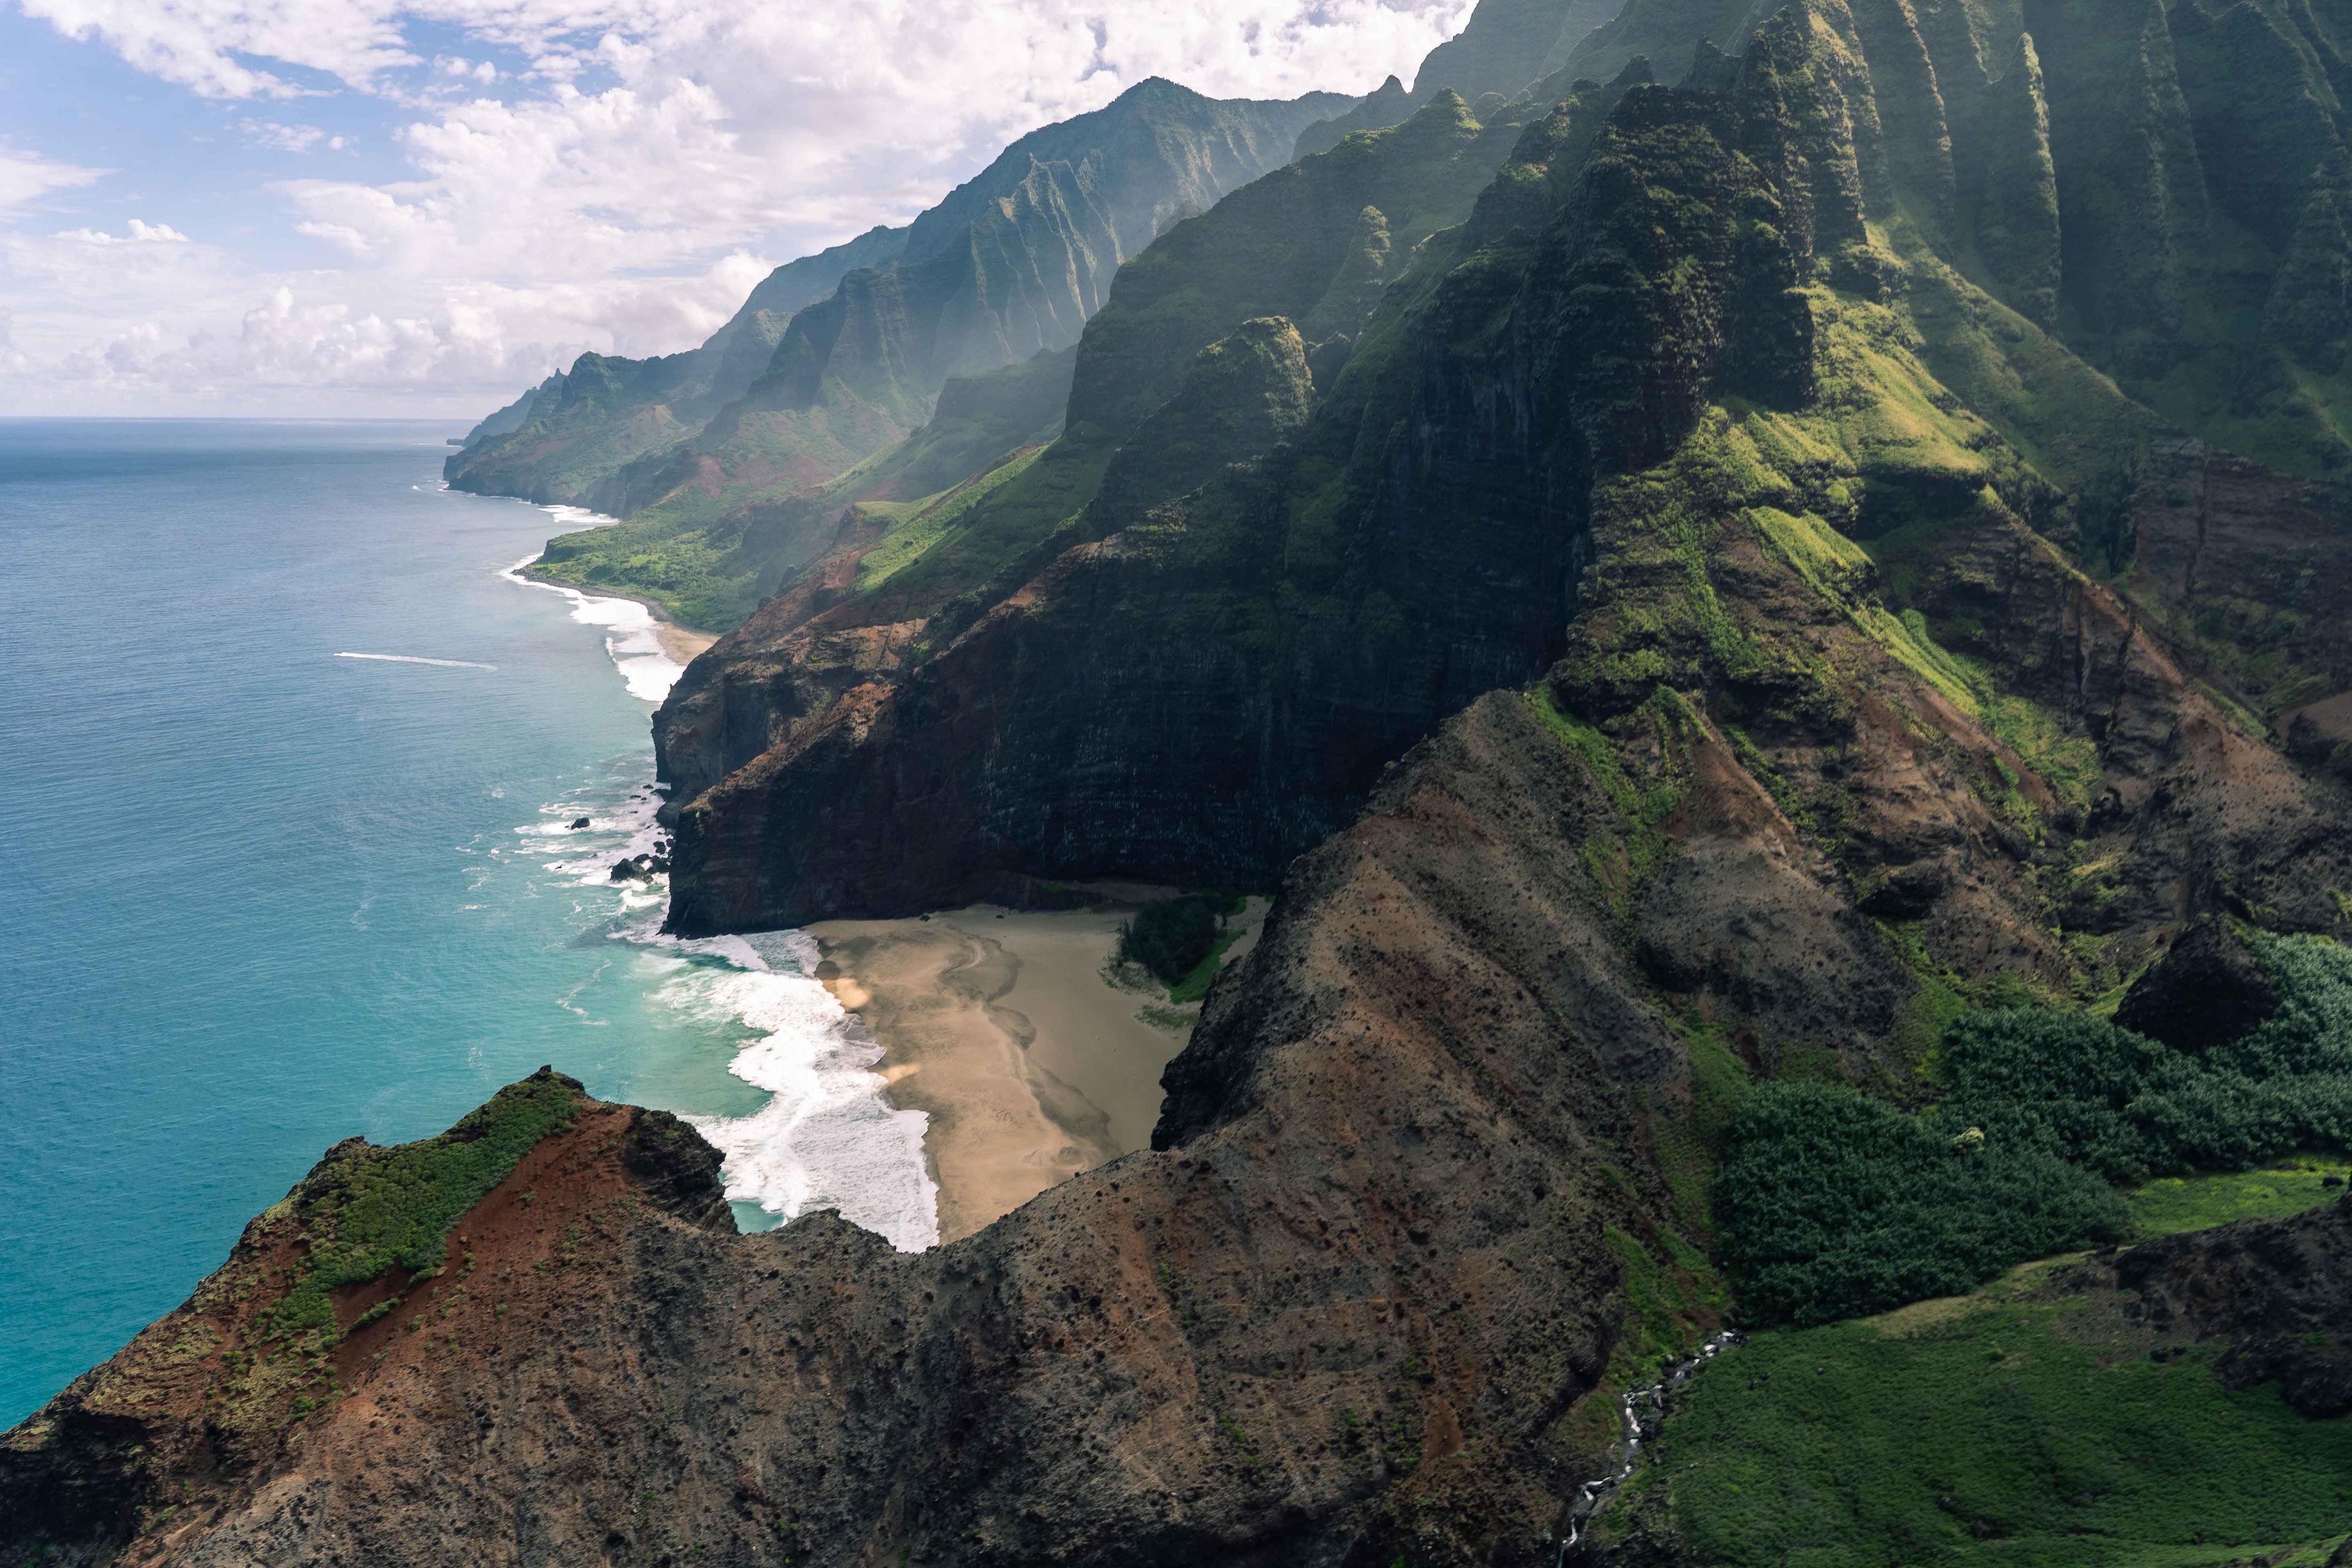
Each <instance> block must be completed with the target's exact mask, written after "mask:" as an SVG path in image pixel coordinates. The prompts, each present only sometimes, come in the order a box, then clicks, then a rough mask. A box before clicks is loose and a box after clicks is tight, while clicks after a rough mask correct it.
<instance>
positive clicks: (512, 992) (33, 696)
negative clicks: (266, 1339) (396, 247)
mask: <svg viewBox="0 0 2352 1568" xmlns="http://www.w3.org/2000/svg"><path fill="white" fill-rule="evenodd" d="M453 433H454V432H453V431H452V430H450V429H449V428H447V427H445V426H437V425H429V426H428V425H405V424H402V425H388V424H363V425H328V424H321V425H273V424H261V423H254V422H246V421H236V422H198V421H163V422H125V421H0V669H4V670H5V672H6V675H7V678H8V689H7V698H6V700H5V702H0V1108H5V1109H4V1110H0V1194H5V1203H0V1347H5V1349H0V1426H5V1425H6V1424H8V1423H11V1422H13V1421H15V1420H16V1419H18V1418H19V1417H21V1416H22V1415H25V1414H26V1413H27V1412H29V1411H30V1410H32V1409H34V1408H36V1407H37V1405H39V1404H40V1403H41V1402H42V1401H43V1400H44V1399H46V1398H47V1397H48V1395H50V1394H53V1393H55V1392H56V1391H57V1390H58V1389H59V1388H61V1387H62V1386H64V1384H66V1383H67V1382H68V1381H69V1380H70V1379H71V1378H72V1377H73V1376H74V1375H75V1374H77V1373H79V1372H81V1371H82V1370H83V1369H85V1368H86V1367H88V1366H89V1365H91V1364H93V1363H96V1362H98V1361H100V1360H102V1359H104V1357H106V1356H107V1355H108V1354H110V1353H111V1352H113V1351H114V1350H115V1349H116V1348H118V1347H119V1346H120V1345H121V1343H122V1342H124V1341H125V1340H127V1339H128V1338H129V1337H130V1336H131V1334H132V1333H134V1332H136V1331H138V1330H139V1329H140V1328H141V1327H142V1326H143V1325H144V1324H145V1323H147V1322H148V1321H151V1320H152V1319H153V1318H154V1317H156V1316H157V1315H159V1314H160V1313H162V1312H164V1311H167V1310H170V1309H171V1308H172V1307H173V1306H175V1305H177V1304H178V1303H179V1302H180V1301H181V1300H184V1298H185V1297H186V1295H187V1293H188V1290H189V1289H190V1288H191V1287H192V1286H193V1285H194V1283H195V1282H196V1281H197V1280H198V1279H201V1278H202V1277H203V1276H204V1275H205V1273H206V1272H208V1271H209V1270H210V1269H212V1268H214V1267H215V1266H216V1265H217V1264H218V1263H219V1262H220V1260H221V1259H222V1258H223V1257H224V1256H225V1255H226V1251H227V1249H228V1247H229V1246H230V1245H231V1244H232V1243H233V1242H234V1241H235V1239H236V1235H237V1232H238V1231H239V1229H240V1228H241V1227H242V1226H243V1225H244V1223H245V1221H246V1220H247V1218H249V1217H250V1216H251V1215H254V1214H255V1213H257V1211H258V1210H260V1209H261V1208H263V1207H265V1206H267V1205H269V1204H270V1203H273V1202H275V1201H276V1200H277V1199H278V1197H279V1196H281V1195H283V1194H284V1193H285V1191H286V1190H287V1188H288V1187H289V1185H291V1184H293V1183H294V1182H295V1181H296V1180H297V1179H299V1177H300V1176H301V1174H302V1173H303V1172H304V1171H306V1170H307V1169H308V1168H309V1167H310V1163H312V1162H313V1161H314V1160H315V1159H316V1158H317V1157H318V1155H319V1154H320V1152H321V1151H323V1150H324V1149H325V1148H327V1147H328V1146H329V1145H330V1144H331V1143H333V1142H336V1141H337V1140H338V1139H341V1138H343V1137H346V1136H348V1135H350V1134H352V1133H354V1132H358V1133H362V1134H364V1135H365V1136H367V1137H369V1138H371V1139H373V1140H374V1141H375V1142H394V1141H397V1140H401V1139H405V1138H414V1137H417V1136H420V1135H424V1134H427V1133H431V1132H434V1131H439V1130H440V1129H441V1128H443V1127H444V1126H446V1125H447V1124H448V1123H449V1122H450V1121H453V1120H454V1119H456V1118H457V1116H458V1115H460V1114H462V1113H463V1112H464V1111H466V1110H468V1109H469V1108H471V1107H472V1106H474V1105H476V1104H478V1103H479V1102H480V1101H481V1100H483V1099H484V1098H486V1097H487V1096H488V1094H489V1093H490V1091H491V1090H493V1089H496V1088H497V1087H498V1086H499V1085H500V1084H503V1083H506V1082H509V1081H510V1080H512V1079H516V1078H518V1077H520V1076H522V1075H523V1074H525V1073H528V1072H530V1070H531V1069H533V1068H536V1067H538V1066H539V1065H540V1064H541V1063H542V1062H551V1063H553V1064H554V1065H555V1066H556V1068H558V1069H559V1070H561V1071H564V1072H568V1073H571V1074H572V1075H574V1076H575V1077H578V1078H580V1079H583V1081H584V1082H585V1083H586V1084H587V1085H588V1087H589V1089H591V1090H592V1091H593V1092H595V1093H597V1094H600V1095H604V1096H606V1097H609V1098H614V1099H625V1100H636V1101H638V1102H641V1103H648V1104H655V1105H661V1106H667V1107H669V1108H673V1109H677V1110H683V1111H688V1112H692V1113H697V1114H698V1115H701V1116H704V1117H708V1118H714V1119H717V1120H712V1121H709V1124H708V1128H707V1130H708V1131H710V1132H711V1133H712V1135H713V1137H714V1138H715V1139H716V1140H717V1141H718V1142H720V1144H721V1146H722V1147H723V1148H724V1149H726V1150H727V1152H728V1154H729V1177H730V1188H731V1189H733V1190H734V1195H736V1196H738V1197H740V1198H742V1199H744V1200H746V1201H745V1202H743V1203H740V1204H739V1205H738V1213H739V1215H742V1216H744V1217H745V1218H746V1219H747V1220H750V1221H754V1222H756V1221H757V1220H758V1219H759V1217H760V1212H761V1211H760V1210H759V1209H758V1208H756V1207H754V1206H753V1205H754V1204H756V1203H764V1205H766V1207H767V1208H768V1209H769V1210H772V1211H775V1212H777V1213H782V1214H790V1213H793V1212H797V1211H798V1210H799V1209H801V1208H803V1207H807V1206H812V1205H818V1204H828V1205H833V1204H837V1205H840V1206H842V1207H843V1208H844V1211H845V1213H848V1214H849V1215H851V1217H853V1218H857V1219H860V1220H861V1221H862V1222H863V1223H867V1224H870V1225H873V1226H875V1228H877V1229H880V1230H883V1231H884V1232H885V1233H886V1234H889V1235H892V1236H893V1237H894V1239H897V1240H898V1241H900V1243H901V1244H902V1245H909V1246H919V1245H922V1244H923V1243H924V1242H925V1241H926V1240H927V1239H929V1237H928V1235H927V1233H926V1230H925V1227H926V1226H928V1225H929V1223H930V1221H929V1207H930V1202H931V1198H930V1194H929V1189H928V1186H927V1184H925V1182H924V1178H923V1176H922V1173H921V1165H920V1154H919V1143H920V1131H921V1122H920V1119H919V1118H913V1119H912V1120H911V1121H910V1120H909V1117H908V1113H903V1112H891V1111H889V1110H887V1108H886V1107H885V1106H883V1104H882V1102H881V1101H880V1100H879V1097H878V1095H877V1093H876V1092H875V1089H877V1087H878V1080H874V1079H872V1077H871V1075H870V1074H868V1073H866V1072H865V1071H864V1067H865V1066H866V1063H868V1062H870V1060H871V1058H872V1055H873V1052H872V1051H871V1048H870V1047H868V1046H866V1045H865V1044H863V1043H862V1042H861V1041H859V1040H858V1039H856V1038H855V1037H854V1026H853V1025H849V1024H845V1021H844V1020H843V1019H842V1017H841V1016H840V1014H839V1011H838V1009H837V1008H835V1007H834V1006H833V1005H832V1004H831V1001H830V998H828V997H826V996H825V995H824V993H823V992H822V990H821V989H820V988H818V987H817V986H815V984H814V982H811V981H808V980H806V979H804V978H802V977H800V976H799V975H798V974H797V973H794V969H793V965H794V963H795V961H796V959H797V958H798V957H800V956H803V954H804V953H805V951H806V944H805V939H794V938H787V937H782V936H777V937H770V938H763V939H755V941H754V942H751V943H740V942H737V943H732V944H730V943H720V944H706V945H703V946H700V947H698V948H697V949H695V950H692V951H689V950H687V949H683V948H680V947H679V946H677V944H665V943H662V942H659V941H657V940H655V939H654V938H653V933H652V931H651V927H652V925H653V923H654V922H655V921H657V919H658V916H659V903H658V899H657V898H656V897H654V896H651V895H646V894H638V895H635V896H632V895H630V894H628V893H626V892H625V891H624V890H622V889H617V888H615V887H614V886H613V885H611V884H610V883H609V882H607V881H604V879H602V877H601V876H600V875H599V870H598V868H600V867H601V866H603V865H604V864H606V863H608V862H609V861H610V860H611V859H613V858H615V857H616V856H617V855H619V854H620V853H622V852H623V850H624V848H625V847H629V846H632V845H635V846H639V847H642V846H643V845H644V844H646V842H648V839H647V837H646V836H647V835H648V834H649V832H650V826H649V823H648V820H647V816H648V811H649V806H650V802H651V796H650V795H649V793H648V785H649V784H650V781H651V777H652V751H651V744H650V741H649V738H648V731H647V727H646V724H647V719H648V716H649V714H650V713H651V710H652V702H651V701H650V700H647V696H648V695H653V694H657V693H658V690H659V689H660V686H659V679H658V678H659V677H660V675H661V674H662V670H661V668H660V663H661V661H660V660H658V659H657V658H656V659H654V660H652V661H651V662H650V663H648V662H646V659H645V658H644V657H643V647H640V646H639V645H644V637H643V634H642V633H637V634H635V636H636V643H635V644H633V643H631V642H630V640H629V639H630V637H631V636H632V633H631V629H630V627H629V626H627V625H625V624H622V625H617V626H615V625H598V624H593V622H594V621H595V620H597V619H599V618H601V619H603V620H604V621H607V622H612V621H616V620H617V621H619V622H622V623H625V622H626V621H627V620H628V619H629V618H630V615H631V613H632V612H631V611H630V609H629V607H627V606H622V605H612V604H610V603H609V602H608V603H607V604H606V605H604V606H603V607H602V608H601V609H600V608H599V606H596V605H585V606H583V605H581V604H580V603H579V602H578V601H577V599H576V596H573V597H567V596H565V595H559V594H556V593H553V592H551V591H548V590H545V589H541V588H534V587H530V586H527V585H524V584H520V583H519V582H517V581H515V580H513V579H512V578H511V577H509V576H502V575H501V573H502V571H503V570H504V569H506V568H509V567H511V566H512V565H513V564H514V563H516V562H518V561H520V560H522V559H524V558H527V557H528V556H529V555H530V554H531V553H533V552H535V551H536V549H537V548H538V546H539V545H540V544H541V542H543V541H544V540H545V538H546V537H547V536H548V535H549V534H550V533H551V532H553V531H559V530H560V528H561V527H562V524H559V523H556V522H554V521H553V520H551V518H550V516H549V514H548V513H547V512H546V511H545V510H541V509H539V508H534V507H529V506H525V505H523V504H521V503H520V502H516V501H511V500H488V499H483V498H478V497H468V496H459V495H454V494H451V493H448V492H446V491H443V490H442V489H440V488H439V485H438V476H439V470H440V462H441V458H442V455H443V453H444V452H445V451H446V447H444V445H443V437H445V436H447V435H449V434H453ZM583 616H586V617H588V618H586V619H583V618H582V617H583ZM644 646H650V645H644ZM616 648H617V651H616ZM351 653H362V654H371V655H378V656H394V657H392V658H382V657H379V658H341V657H338V656H339V655H344V654H351ZM420 659H433V660H444V661H449V662H446V663H419V662H409V661H413V660H420ZM616 661H618V664H617V667H616ZM484 667H487V668H484ZM625 675H626V676H627V678H628V679H627V681H626V682H625V679H624V678H625ZM632 685H634V686H635V687H636V688H637V690H638V692H639V693H640V694H633V693H632V690H631V689H630V688H631V686H632ZM577 816H589V817H591V819H592V821H593V823H594V824H595V826H593V828H592V829H591V830H589V831H587V832H583V833H573V832H572V831H570V830H569V828H568V826H567V825H568V823H569V822H570V821H572V819H574V818H576V817H577ZM632 938H633V939H632ZM739 1075H740V1076H739ZM747 1078H748V1079H750V1080H751V1081H746V1079H747ZM755 1084H756V1085H757V1086H758V1087H754V1086H755ZM770 1091H773V1092H770ZM910 1139H911V1142H910ZM771 1222H772V1221H771Z"/></svg>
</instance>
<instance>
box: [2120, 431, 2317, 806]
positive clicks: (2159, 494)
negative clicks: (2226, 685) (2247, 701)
mask: <svg viewBox="0 0 2352 1568" xmlns="http://www.w3.org/2000/svg"><path fill="white" fill-rule="evenodd" d="M2132 528H2133V531H2134V546H2135V553H2134V557H2133V572H2132V588H2133V591H2134V594H2135V595H2137V597H2138V598H2139V599H2140V600H2141V601H2142V602H2144V603H2146V604H2147V605H2150V606H2151V607H2153V608H2155V609H2157V610H2158V611H2159V612H2161V613H2162V614H2163V615H2164V616H2166V618H2167V619H2168V621H2169V622H2170V623H2171V625H2172V626H2173V627H2174V628H2175V629H2176V631H2177V633H2178V634H2179V636H2180V637H2181V638H2182V640H2183V641H2184V642H2185V643H2186V644H2188V645H2189V647H2190V648H2191V649H2193V650H2194V651H2195V652H2196V653H2197V654H2198V655H2200V657H2201V658H2204V659H2205V660H2208V661H2210V663H2211V664H2213V665H2214V666H2216V667H2218V669H2219V670H2220V672H2221V674H2223V675H2224V676H2225V677H2226V678H2228V679H2231V680H2233V681H2234V682H2235V683H2237V684H2239V685H2240V686H2241V688H2242V689H2244V690H2246V691H2247V692H2248V694H2249V695H2250V696H2251V697H2252V699H2253V700H2255V701H2256V703H2257V704H2258V705H2259V706H2261V707H2262V708H2263V709H2264V710H2267V711H2268V712H2270V713H2272V714H2274V715H2278V716H2279V717H2280V718H2281V720H2282V723H2281V727H2282V728H2283V729H2290V730H2291V729H2292V728H2293V723H2294V713H2295V712H2296V711H2298V710H2302V709H2305V708H2306V707H2310V706H2312V705H2314V704H2315V703H2320V702H2325V701H2326V700H2328V699H2330V698H2333V697H2334V696H2336V694H2337V693H2339V692H2345V691H2347V690H2352V574H2347V573H2346V572H2345V571H2344V569H2343V562H2344V552H2345V550H2346V548H2347V544H2352V483H2347V482H2345V481H2342V480H2314V479H2296V478H2294V477H2293V476H2291V475H2287V474H2283V473H2280V472H2278V471H2277V470H2275V469H2273V468H2265V467H2263V465H2262V464H2260V463H2254V462H2249V461H2248V460H2247V459H2245V458H2238V457H2232V456H2231V455H2230V454H2229V453H2226V452H2221V451H2216V450H2214V449H2213V448H2212V447H2209V446H2207V445H2205V444H2204V443H2202V442H2197V441H2172V442H2167V443H2163V444H2160V445H2158V447H2156V448H2155V449H2154V450H2153V451H2151V452H2150V453H2149V454H2148V455H2147V459H2146V462H2145V466H2144V468H2143V471H2142V474H2141V477H2140V483H2139V487H2138V491H2137V495H2136V497H2135V498H2134V500H2133V504H2132ZM2327 723H2328V715H2327V713H2326V711H2322V712H2320V713H2318V714H2315V730H2314V739H2316V738H2317V734H2318V732H2319V730H2320V728H2321V727H2325V726H2326V724H2327ZM2313 760H2315V761H2317V760H2324V759H2321V758H2315V759H2313Z"/></svg>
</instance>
